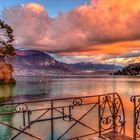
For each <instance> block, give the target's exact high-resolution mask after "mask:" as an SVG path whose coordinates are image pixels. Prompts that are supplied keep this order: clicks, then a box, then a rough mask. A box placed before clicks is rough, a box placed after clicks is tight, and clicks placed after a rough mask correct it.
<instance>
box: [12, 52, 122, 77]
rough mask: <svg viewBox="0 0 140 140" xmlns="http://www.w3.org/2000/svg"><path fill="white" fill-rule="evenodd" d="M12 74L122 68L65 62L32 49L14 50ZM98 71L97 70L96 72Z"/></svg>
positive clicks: (23, 74)
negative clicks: (13, 70)
mask: <svg viewBox="0 0 140 140" xmlns="http://www.w3.org/2000/svg"><path fill="white" fill-rule="evenodd" d="M14 69H15V72H14V75H18V76H25V75H35V76H37V75H38V76H39V75H66V74H87V72H88V74H89V71H90V72H91V74H94V73H92V72H93V71H96V72H95V74H100V73H109V71H116V70H120V69H122V67H121V66H116V65H110V64H93V63H88V62H87V63H85V62H84V63H76V64H66V63H62V62H59V61H57V60H55V59H54V58H53V57H51V56H50V55H49V54H47V53H45V52H41V51H34V50H16V60H15V62H14ZM97 71H98V72H97ZM103 71H104V72H103Z"/></svg>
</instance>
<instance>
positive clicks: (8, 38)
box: [0, 20, 15, 83]
mask: <svg viewBox="0 0 140 140" xmlns="http://www.w3.org/2000/svg"><path fill="white" fill-rule="evenodd" d="M13 41H14V36H13V30H12V28H11V27H10V26H9V25H8V24H5V23H4V21H2V20H0V67H1V69H0V83H11V81H14V80H13V78H12V73H13V67H12V65H11V64H8V63H7V62H6V59H7V58H11V57H13V56H15V49H14V47H13Z"/></svg>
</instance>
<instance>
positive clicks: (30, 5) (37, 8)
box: [23, 3, 44, 12]
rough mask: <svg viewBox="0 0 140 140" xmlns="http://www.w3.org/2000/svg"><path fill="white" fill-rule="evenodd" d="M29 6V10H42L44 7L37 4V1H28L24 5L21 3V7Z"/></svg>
mask: <svg viewBox="0 0 140 140" xmlns="http://www.w3.org/2000/svg"><path fill="white" fill-rule="evenodd" d="M24 6H25V7H26V8H29V9H31V10H34V11H35V12H42V11H43V10H44V7H43V6H41V5H39V4H37V3H28V4H26V5H24V4H23V7H24Z"/></svg>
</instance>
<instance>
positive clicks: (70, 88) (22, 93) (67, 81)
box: [0, 76, 140, 140]
mask: <svg viewBox="0 0 140 140" xmlns="http://www.w3.org/2000/svg"><path fill="white" fill-rule="evenodd" d="M16 80H17V84H16V86H10V85H2V86H0V96H1V99H2V101H3V100H5V101H10V100H16V101H23V100H24V101H29V100H36V99H40V100H41V99H49V98H61V97H71V96H72V97H73V96H86V95H98V94H104V93H112V92H117V93H119V94H120V96H121V97H122V100H123V103H124V106H125V110H126V121H127V128H126V132H127V135H129V136H131V135H132V126H131V124H132V104H131V102H130V101H129V100H130V96H131V95H134V94H140V78H139V77H112V76H94V77H82V78H80V77H67V78H56V77H54V78H48V77H16ZM3 97H4V99H3ZM36 106H43V105H42V104H38V105H37V104H36ZM4 110H5V108H2V109H1V111H4ZM0 119H1V120H2V121H4V122H8V123H9V124H11V125H12V124H14V125H17V124H19V123H20V121H21V119H20V118H18V116H17V115H9V116H8V117H7V116H6V117H1V118H0ZM59 123H60V122H59ZM59 123H58V126H59V127H62V126H61V125H60V124H59ZM93 123H95V120H93ZM56 124H57V122H56ZM43 125H44V124H43V123H42V124H40V127H39V128H41V127H43ZM44 127H45V129H44V131H42V132H41V131H40V129H39V128H38V127H37V128H34V130H33V132H34V133H39V134H40V133H41V135H42V136H43V139H44V140H49V139H50V136H49V133H50V130H49V129H50V128H49V127H50V124H48V125H45V126H44ZM0 129H1V130H2V131H0V140H8V139H10V137H11V136H12V135H13V134H16V133H17V132H13V131H11V129H9V128H7V127H5V126H2V125H1V126H0ZM62 129H66V128H64V127H63V128H62ZM46 130H47V132H46ZM57 130H58V131H57V132H56V134H55V135H56V137H57V136H58V135H59V129H57ZM60 131H61V130H60ZM75 131H76V128H75ZM81 131H82V130H81ZM25 137H26V136H24V137H23V135H21V136H20V137H19V138H18V139H17V140H26V139H29V140H30V137H27V138H25ZM63 139H66V138H63Z"/></svg>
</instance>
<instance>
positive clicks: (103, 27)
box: [2, 0, 140, 64]
mask: <svg viewBox="0 0 140 140" xmlns="http://www.w3.org/2000/svg"><path fill="white" fill-rule="evenodd" d="M2 15H3V18H4V20H6V22H7V23H8V24H10V25H11V26H12V27H13V28H14V31H15V32H14V33H15V36H16V42H15V45H16V46H17V47H19V48H31V49H36V50H43V51H47V52H50V53H53V54H55V55H57V56H58V57H59V58H60V57H61V58H67V59H66V61H68V62H80V61H91V62H102V63H119V64H127V63H131V62H137V61H139V56H140V53H134V51H136V52H138V50H139V49H140V28H139V23H140V0H135V1H134V0H97V1H96V0H92V1H91V3H90V4H85V5H81V6H79V7H77V8H75V9H73V10H71V11H69V12H67V13H63V12H62V13H60V14H59V15H58V16H57V17H55V18H51V17H49V15H48V12H47V10H46V9H45V8H44V7H43V6H41V5H39V4H37V3H28V4H23V5H19V6H13V7H9V8H6V9H4V11H3V13H2ZM127 51H128V52H129V54H127V55H126V52H127ZM126 56H127V57H126ZM63 60H64V59H63ZM64 61H65V60H64Z"/></svg>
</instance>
